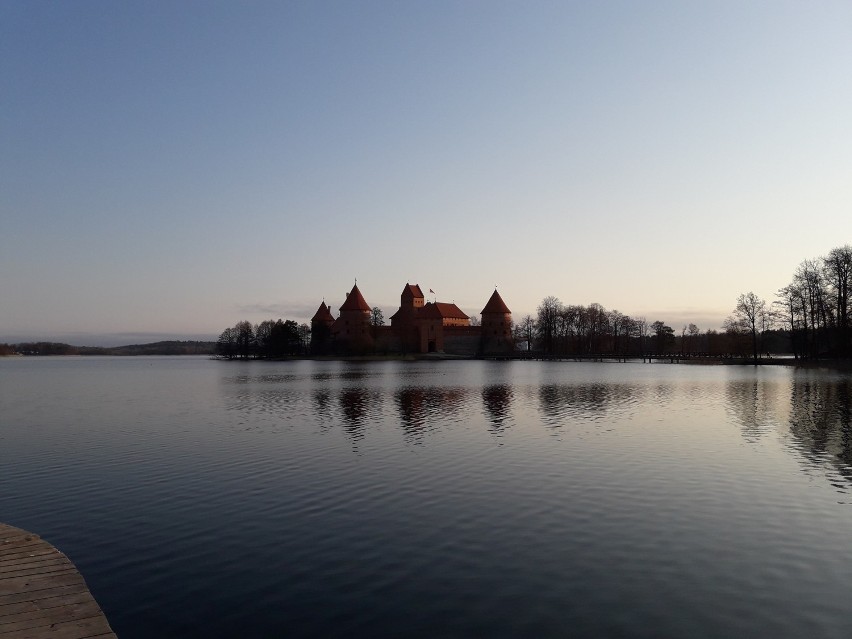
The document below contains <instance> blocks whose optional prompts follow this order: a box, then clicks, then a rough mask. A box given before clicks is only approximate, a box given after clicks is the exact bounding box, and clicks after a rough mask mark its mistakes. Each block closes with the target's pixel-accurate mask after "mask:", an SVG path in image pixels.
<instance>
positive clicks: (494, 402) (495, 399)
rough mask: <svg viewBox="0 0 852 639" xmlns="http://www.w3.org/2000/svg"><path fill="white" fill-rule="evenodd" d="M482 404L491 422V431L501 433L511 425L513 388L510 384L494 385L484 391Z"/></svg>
mask: <svg viewBox="0 0 852 639" xmlns="http://www.w3.org/2000/svg"><path fill="white" fill-rule="evenodd" d="M482 403H483V404H484V406H485V412H486V415H487V416H488V419H489V421H490V422H491V430H492V431H494V432H500V431H502V430H503V429H504V428H506V426H507V424H508V423H510V421H509V420H510V417H509V411H510V408H511V405H512V387H511V386H510V385H509V384H493V385H491V386H486V387H485V388H483V389H482Z"/></svg>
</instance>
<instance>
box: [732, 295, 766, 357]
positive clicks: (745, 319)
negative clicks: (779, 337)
mask: <svg viewBox="0 0 852 639" xmlns="http://www.w3.org/2000/svg"><path fill="white" fill-rule="evenodd" d="M734 317H735V319H737V320H739V321H741V322H742V323H743V324H744V325H745V326H746V327H747V328H748V330H749V331H750V332H751V344H752V353H753V354H754V361H755V363H757V333H758V330H760V331H761V334H762V332H763V330H764V326H765V325H766V322H767V313H766V302H765V301H763V300H762V299H760V298H759V297H758V296H757V295H755V294H754V293H752V292H751V291H749V292H748V293H743V294H742V295H740V296H739V297H738V298H737V306H736V308H735V309H734Z"/></svg>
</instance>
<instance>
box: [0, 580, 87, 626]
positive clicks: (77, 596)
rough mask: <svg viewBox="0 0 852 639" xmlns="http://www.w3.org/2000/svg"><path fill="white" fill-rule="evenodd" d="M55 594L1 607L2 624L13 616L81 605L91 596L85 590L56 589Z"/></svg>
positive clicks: (0, 621)
mask: <svg viewBox="0 0 852 639" xmlns="http://www.w3.org/2000/svg"><path fill="white" fill-rule="evenodd" d="M55 590H56V592H55V593H54V594H47V595H44V594H43V595H41V597H42V598H41V599H36V600H33V599H24V600H22V601H18V602H15V603H8V604H3V605H0V623H5V622H6V621H7V618H8V617H10V616H12V615H20V614H23V613H30V612H33V613H35V612H37V611H39V610H47V609H49V608H56V607H58V606H66V605H69V604H80V603H85V602H86V601H88V598H89V595H88V593H87V592H86V591H85V590H79V589H78V590H76V591H74V590H66V591H63V590H62V589H61V588H56V589H55Z"/></svg>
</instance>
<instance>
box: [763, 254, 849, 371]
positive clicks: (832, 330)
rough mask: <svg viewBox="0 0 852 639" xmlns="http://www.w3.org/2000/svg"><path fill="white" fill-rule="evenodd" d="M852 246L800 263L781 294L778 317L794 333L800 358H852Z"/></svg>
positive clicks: (794, 342) (793, 338)
mask: <svg viewBox="0 0 852 639" xmlns="http://www.w3.org/2000/svg"><path fill="white" fill-rule="evenodd" d="M850 279H852V246H850V245H849V244H846V245H844V246H840V247H838V248H834V249H832V250H831V251H829V253H828V254H827V255H825V256H823V257H820V258H816V259H808V260H805V261H804V262H802V263H801V264H799V266H798V268H797V269H796V272H795V273H794V274H793V281H792V282H790V283H789V284H788V285H787V286H785V287H784V288H782V289H781V290H780V291H778V298H779V299H778V302H777V303H776V312H775V316H776V317H777V319H778V321H779V322H780V323H781V324H782V325H783V326H784V328H785V329H787V330H788V331H790V334H791V337H792V342H793V353H794V354H795V355H796V357H805V358H816V357H825V356H837V357H849V356H850V355H852V344H850V340H852V326H850V317H849V287H850Z"/></svg>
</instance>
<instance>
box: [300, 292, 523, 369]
mask: <svg viewBox="0 0 852 639" xmlns="http://www.w3.org/2000/svg"><path fill="white" fill-rule="evenodd" d="M481 315H482V323H481V326H471V322H470V317H468V316H467V315H466V314H465V313H464V312H463V311H462V310H461V309H460V308H459V307H458V306H456V305H455V304H452V303H448V302H438V301H434V302H427V301H426V298H425V296H424V295H423V291H422V289H421V288H420V286H419V285H417V284H406V285H405V288H403V289H402V293H401V294H400V302H399V309H398V310H397V311H396V313H394V314H393V315H392V316H391V318H390V321H391V323H390V326H373V325H372V311H371V307H370V305H369V304H368V303H367V301H366V300H365V299H364V296H363V295H362V294H361V291H360V289H359V288H358V285H357V284H355V286H353V287H352V290H351V291H350V292H349V293H348V294H347V295H346V300H345V301H344V302H343V304H342V305H341V306H340V315H339V316H338V317H337V318H336V319H335V318H334V316H333V315H332V314H331V309H330V308H329V307H328V306H326V304H325V301H323V302H322V303H321V304H320V306H319V308H318V309H317V312H316V313H315V314H314V317H313V318H312V319H311V329H312V333H311V335H312V337H311V348H312V350H313V352H314V353H316V354H325V353H352V354H359V353H360V354H366V353H376V352H380V353H403V354H407V353H445V354H449V355H466V356H476V355H499V354H501V353H509V352H511V351H512V350H514V342H513V340H512V312H511V311H510V310H509V307H508V306H506V303H505V302H504V301H503V299H502V298H501V297H500V294H499V293H498V292H497V290H496V289H495V290H494V293H493V294H492V295H491V298H490V299H489V300H488V302H487V303H486V305H485V308H483V309H482V314H481Z"/></svg>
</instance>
